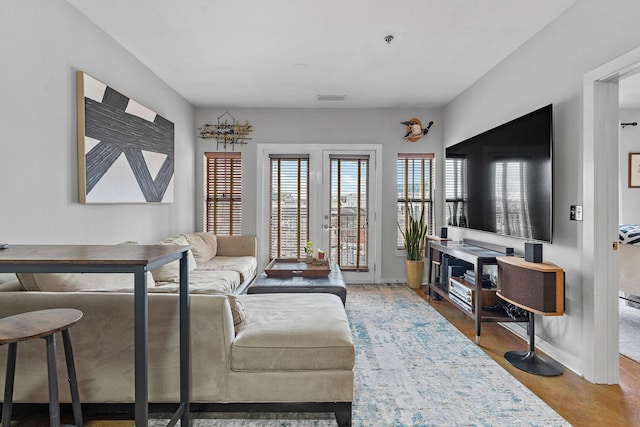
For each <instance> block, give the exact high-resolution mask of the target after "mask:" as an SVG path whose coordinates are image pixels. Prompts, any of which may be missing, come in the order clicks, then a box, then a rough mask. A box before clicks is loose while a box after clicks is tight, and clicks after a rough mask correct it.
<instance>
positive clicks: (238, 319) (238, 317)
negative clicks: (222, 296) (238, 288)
mask: <svg viewBox="0 0 640 427" xmlns="http://www.w3.org/2000/svg"><path fill="white" fill-rule="evenodd" d="M227 300H228V301H229V306H231V314H232V315H233V326H234V328H235V329H236V332H237V330H238V326H240V324H241V323H242V322H244V321H245V320H246V319H247V314H246V313H245V311H244V308H243V307H242V304H241V303H240V300H238V298H237V297H236V296H235V295H227Z"/></svg>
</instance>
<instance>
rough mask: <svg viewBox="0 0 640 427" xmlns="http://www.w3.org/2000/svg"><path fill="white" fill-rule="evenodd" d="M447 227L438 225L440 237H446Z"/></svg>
mask: <svg viewBox="0 0 640 427" xmlns="http://www.w3.org/2000/svg"><path fill="white" fill-rule="evenodd" d="M447 232H448V230H447V227H440V237H441V238H443V239H446V238H447Z"/></svg>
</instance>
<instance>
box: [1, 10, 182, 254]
mask: <svg viewBox="0 0 640 427" xmlns="http://www.w3.org/2000/svg"><path fill="white" fill-rule="evenodd" d="M0 57H1V58H2V59H1V65H0V241H3V242H4V241H6V242H9V243H105V244H108V243H117V242H120V241H123V240H138V241H140V242H143V243H150V242H154V241H156V240H157V239H160V238H163V237H166V236H167V235H168V234H170V233H173V232H178V231H186V230H192V229H193V227H194V214H193V210H194V195H193V188H194V178H193V177H194V175H193V150H194V136H193V135H194V132H195V129H194V127H193V126H194V125H193V123H194V120H193V115H194V110H193V108H192V107H191V106H190V105H189V104H188V103H187V102H186V101H185V100H184V99H183V98H181V97H180V96H179V95H178V94H176V93H175V91H173V90H172V89H171V88H169V87H168V86H167V85H166V84H164V83H163V82H162V81H160V80H159V79H158V78H157V77H156V76H155V75H154V74H153V73H151V72H150V71H149V70H148V69H147V68H146V67H145V66H143V65H142V64H141V63H140V62H139V61H138V60H136V59H135V58H134V57H133V56H132V55H131V54H130V53H129V52H128V51H126V50H125V49H124V48H123V47H121V46H120V45H119V44H117V43H116V42H115V41H114V40H113V39H111V38H110V37H109V36H107V35H106V34H105V33H104V32H102V31H101V30H100V29H98V28H97V27H96V26H94V25H93V24H92V23H91V22H90V21H88V20H87V19H86V18H85V17H84V16H82V15H81V14H79V13H78V12H77V11H76V10H75V9H73V8H72V7H71V6H70V5H69V4H68V3H66V2H65V1H63V0H37V1H34V0H30V1H3V2H1V3H0ZM76 70H83V71H86V72H87V73H89V74H91V75H92V76H93V77H95V78H97V79H99V80H101V81H102V82H104V83H106V84H108V85H109V86H111V87H113V88H114V89H116V90H118V91H119V92H121V93H123V94H125V95H127V96H129V97H131V98H133V99H135V100H136V101H138V102H140V103H141V104H142V105H144V106H146V107H148V108H150V109H152V110H154V111H156V112H157V113H159V114H160V115H162V116H163V117H165V118H167V119H168V120H171V121H172V122H173V123H174V124H175V149H176V164H175V169H176V176H175V188H176V196H175V203H173V204H166V205H142V204H136V205H82V204H79V203H78V179H77V175H78V173H77V137H76V123H77V121H76V86H75V72H76Z"/></svg>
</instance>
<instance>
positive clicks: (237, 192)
mask: <svg viewBox="0 0 640 427" xmlns="http://www.w3.org/2000/svg"><path fill="white" fill-rule="evenodd" d="M205 159H206V162H207V164H206V167H207V205H206V210H207V212H206V221H207V224H206V225H207V232H210V233H214V234H221V235H227V236H233V235H239V234H241V233H242V158H241V157H240V153H220V152H215V153H205Z"/></svg>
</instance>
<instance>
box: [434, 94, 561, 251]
mask: <svg viewBox="0 0 640 427" xmlns="http://www.w3.org/2000/svg"><path fill="white" fill-rule="evenodd" d="M552 116H553V108H552V105H547V106H546V107H543V108H540V109H539V110H536V111H533V112H531V113H529V114H526V115H524V116H522V117H519V118H517V119H515V120H512V121H510V122H508V123H505V124H503V125H500V126H498V127H496V128H494V129H491V130H488V131H486V132H483V133H481V134H479V135H476V136H474V137H472V138H469V139H467V140H465V141H462V142H460V143H458V144H455V145H452V146H450V147H447V148H446V160H445V202H446V219H447V224H448V225H449V226H454V227H463V228H469V229H474V230H480V231H487V232H491V233H497V234H500V235H504V236H510V237H517V238H522V239H527V240H536V241H541V242H551V235H552V215H553V212H552V198H553V196H552V190H553V179H552V178H553V177H552V172H553V167H552V151H553V141H552V140H553V122H552Z"/></svg>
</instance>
